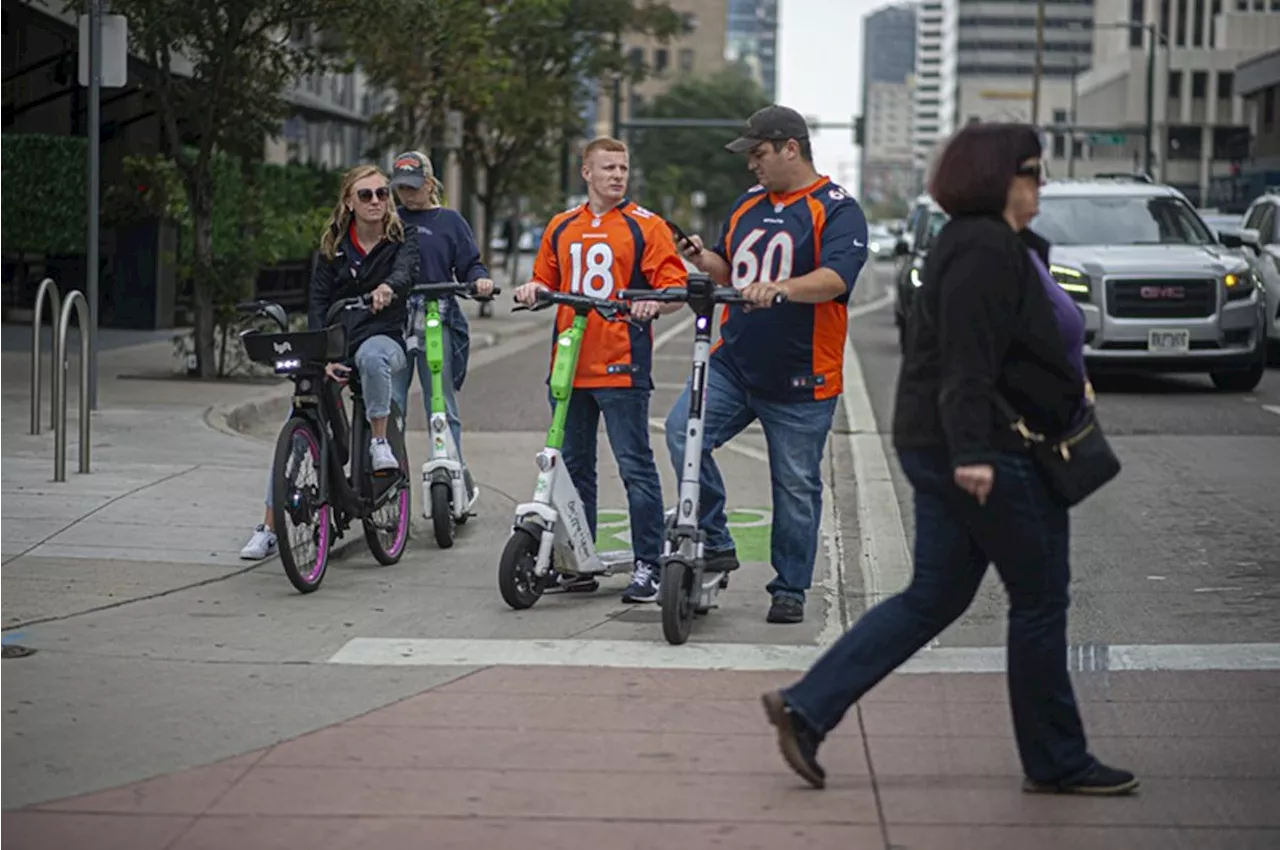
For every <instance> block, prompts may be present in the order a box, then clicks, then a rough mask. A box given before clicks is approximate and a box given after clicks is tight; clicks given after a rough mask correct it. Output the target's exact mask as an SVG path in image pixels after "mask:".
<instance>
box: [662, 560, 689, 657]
mask: <svg viewBox="0 0 1280 850" xmlns="http://www.w3.org/2000/svg"><path fill="white" fill-rule="evenodd" d="M692 581H693V570H692V568H690V566H689V565H688V564H686V563H685V562H684V561H675V560H672V561H667V563H666V564H664V565H663V567H662V584H661V585H660V586H659V588H658V600H659V604H660V605H661V606H662V636H663V637H664V638H666V639H667V643H670V644H675V645H677V646H679V645H680V644H682V643H684V642H685V641H687V640H688V639H689V632H690V631H692V629H693V602H692V600H690V598H689V590H690V588H689V584H690V583H691V582H692Z"/></svg>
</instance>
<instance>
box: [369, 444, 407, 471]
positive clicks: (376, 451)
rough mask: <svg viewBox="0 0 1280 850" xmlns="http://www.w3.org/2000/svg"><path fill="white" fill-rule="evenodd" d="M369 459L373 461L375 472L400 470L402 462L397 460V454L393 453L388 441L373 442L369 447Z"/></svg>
mask: <svg viewBox="0 0 1280 850" xmlns="http://www.w3.org/2000/svg"><path fill="white" fill-rule="evenodd" d="M369 458H370V460H372V461H373V471H374V472H386V471H388V470H391V469H399V468H400V461H398V460H396V453H395V452H393V451H391V444H390V443H388V442H387V441H386V440H379V439H377V438H375V439H374V440H373V442H372V443H371V444H370V445H369Z"/></svg>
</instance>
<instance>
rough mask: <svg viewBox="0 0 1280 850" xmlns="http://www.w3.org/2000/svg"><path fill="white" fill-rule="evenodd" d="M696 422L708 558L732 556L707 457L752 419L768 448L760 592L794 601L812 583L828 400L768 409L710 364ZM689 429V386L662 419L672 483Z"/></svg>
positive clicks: (720, 486) (716, 477) (719, 481)
mask: <svg viewBox="0 0 1280 850" xmlns="http://www.w3.org/2000/svg"><path fill="white" fill-rule="evenodd" d="M703 410H704V418H703V438H702V439H703V442H702V472H701V479H702V488H701V495H700V496H699V517H698V525H699V526H700V527H701V528H702V530H703V531H704V532H705V533H706V535H707V538H706V545H707V548H708V549H711V550H713V551H723V550H725V549H732V548H733V537H731V536H730V534H729V524H728V518H727V517H726V516H725V500H726V495H725V488H724V479H723V478H722V477H721V476H720V469H719V468H718V467H717V466H716V462H715V460H714V459H713V458H712V456H711V453H712V452H713V451H715V450H716V449H718V448H720V446H723V445H724V444H725V443H727V442H729V440H731V439H733V438H734V437H735V436H736V435H738V434H739V433H741V432H742V430H743V429H744V428H746V427H747V426H748V425H750V424H751V423H752V422H753V421H755V420H756V419H759V420H760V424H761V425H762V426H763V427H764V437H765V441H766V442H767V443H768V446H769V478H770V484H771V485H772V491H773V492H772V495H773V529H772V541H771V547H770V548H771V551H770V560H771V561H772V563H773V568H774V570H775V571H776V572H777V576H776V577H775V578H774V579H773V580H772V581H770V582H769V584H768V585H767V586H766V588H765V589H766V590H767V591H768V592H769V593H770V594H772V595H774V596H791V597H793V598H795V599H799V600H801V601H803V600H804V597H805V592H806V591H807V590H808V589H809V586H810V585H811V584H812V583H813V563H814V561H815V560H816V559H817V556H818V525H819V523H820V522H821V520H822V450H823V448H824V447H825V446H826V443H827V434H828V433H829V432H830V431H831V420H832V417H833V416H834V415H835V410H836V399H834V398H828V399H823V400H821V401H805V402H775V401H766V400H765V399H762V398H758V397H756V396H753V395H752V394H751V391H750V390H748V389H747V388H746V387H745V386H743V385H742V384H741V383H740V381H739V380H738V379H737V377H736V376H735V375H734V374H733V373H732V372H730V371H729V370H728V369H726V368H725V367H724V366H723V365H721V364H720V363H719V362H718V361H717V360H715V359H712V361H711V365H710V368H709V369H708V370H707V403H706V406H705V408H704V409H703ZM688 421H689V385H688V384H687V383H686V384H685V388H684V392H683V393H681V394H680V398H679V399H677V400H676V403H675V407H673V408H671V413H670V414H668V415H667V426H666V427H667V449H668V450H669V451H670V452H671V463H672V464H673V465H674V466H675V469H676V475H677V477H678V476H679V474H680V469H681V465H682V461H683V459H684V444H685V426H686V425H687V423H688Z"/></svg>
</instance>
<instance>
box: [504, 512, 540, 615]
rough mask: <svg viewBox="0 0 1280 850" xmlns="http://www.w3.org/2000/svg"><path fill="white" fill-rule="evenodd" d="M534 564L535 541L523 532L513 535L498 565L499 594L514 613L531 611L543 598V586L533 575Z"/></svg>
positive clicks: (536, 542)
mask: <svg viewBox="0 0 1280 850" xmlns="http://www.w3.org/2000/svg"><path fill="white" fill-rule="evenodd" d="M537 564H538V540H537V538H536V537H534V536H533V535H532V534H530V533H529V532H527V531H525V530H524V529H517V530H516V531H513V532H512V533H511V537H510V538H508V539H507V545H506V546H505V547H504V548H503V550H502V558H501V560H499V561H498V591H499V592H500V593H501V594H502V601H503V602H505V603H507V604H508V605H510V606H511V607H512V608H514V609H515V610H517V611H523V610H525V609H526V608H532V607H533V604H534V603H535V602H537V601H538V600H539V599H540V598H542V588H543V586H544V583H543V581H542V580H540V579H539V578H538V576H537V574H536V573H535V572H534V568H535V567H536V566H537Z"/></svg>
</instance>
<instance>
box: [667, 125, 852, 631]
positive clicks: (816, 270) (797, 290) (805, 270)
mask: <svg viewBox="0 0 1280 850" xmlns="http://www.w3.org/2000/svg"><path fill="white" fill-rule="evenodd" d="M726 148H727V149H728V150H729V151H730V152H732V153H737V154H746V156H747V166H748V168H749V169H750V170H751V172H752V173H753V174H755V176H756V179H757V180H758V181H759V183H758V185H756V186H754V187H753V188H752V189H751V190H750V191H748V192H747V193H746V194H744V195H743V196H742V197H741V198H739V199H738V201H737V202H736V203H735V204H734V206H733V209H732V210H731V211H730V213H729V215H728V216H727V219H726V221H725V224H724V227H723V229H722V231H721V233H720V238H719V239H717V240H716V243H715V245H714V246H712V247H710V248H704V247H703V245H702V241H701V239H699V238H698V237H696V236H694V237H692V238H691V239H690V241H689V242H682V246H681V248H682V250H683V251H684V255H685V256H686V257H687V258H688V259H689V260H690V262H692V263H693V264H694V265H695V266H697V267H698V268H699V269H700V270H702V271H704V272H706V273H707V274H709V275H710V276H711V278H712V279H713V280H714V281H716V283H719V284H721V285H725V284H732V285H733V286H735V287H737V288H738V289H740V290H742V294H743V295H744V296H745V297H747V298H748V299H750V301H751V302H752V306H751V307H749V308H744V307H740V306H733V307H730V308H726V309H725V310H724V312H723V313H722V315H721V324H720V337H721V341H720V343H719V344H718V345H717V347H716V349H715V351H714V352H713V354H712V357H711V368H710V369H709V371H708V376H707V406H706V422H705V426H704V427H705V429H706V430H705V434H704V442H703V447H704V448H703V452H704V454H703V460H702V501H701V508H702V517H701V518H700V525H701V527H702V529H703V530H704V531H705V532H706V534H707V543H706V545H707V549H708V550H709V551H708V556H707V562H708V567H709V568H710V569H713V570H730V569H734V568H736V567H737V566H738V560H737V555H736V552H735V551H734V548H733V538H732V537H730V536H729V530H728V527H727V521H726V517H725V488H724V481H723V479H722V478H721V477H720V470H719V469H717V468H716V464H715V461H714V460H712V457H711V452H712V450H714V449H715V448H716V447H718V446H721V445H723V444H724V443H726V442H728V441H729V440H730V439H732V438H733V436H734V435H736V434H738V433H739V432H741V431H742V430H743V429H744V428H746V427H747V426H748V425H750V424H751V423H752V422H753V421H754V420H756V419H759V420H760V423H761V425H762V426H763V427H764V433H765V439H766V440H767V442H768V445H769V474H770V483H771V486H772V493H773V535H772V552H771V555H770V557H771V560H772V562H773V568H774V570H775V571H776V573H777V575H776V576H775V577H774V579H773V580H772V581H770V582H769V584H768V586H767V588H766V590H767V591H768V592H769V594H770V595H771V597H772V604H771V606H770V608H769V613H768V617H767V619H768V621H769V622H771V623H799V622H801V621H803V619H804V602H805V594H806V591H807V590H808V589H809V586H810V584H811V583H812V579H813V564H814V560H815V559H816V557H817V549H818V521H819V518H820V517H821V514H822V451H823V447H824V446H825V444H826V440H827V434H828V432H829V431H830V430H831V420H832V417H833V415H834V413H835V406H836V399H837V398H838V397H839V395H840V391H841V374H842V369H843V365H844V346H845V331H846V326H847V324H846V322H847V313H846V305H847V303H848V300H849V295H850V294H851V293H852V291H853V284H854V281H856V280H857V278H858V273H859V271H861V269H862V265H863V263H864V262H866V258H867V221H866V218H865V217H864V216H863V213H862V209H861V208H860V207H859V206H858V203H857V201H855V200H854V199H853V198H852V197H850V196H849V194H848V193H846V192H845V191H844V190H843V189H842V188H840V187H839V186H837V185H836V184H834V183H832V182H831V180H830V179H828V178H827V177H823V176H820V175H819V174H818V172H817V171H816V170H815V169H814V166H813V154H812V150H811V148H810V145H809V130H808V127H807V126H806V124H805V121H804V118H802V117H801V116H800V114H799V113H797V112H796V111H795V110H793V109H788V108H786V107H783V106H769V107H766V108H764V109H762V110H760V111H759V112H756V113H755V114H754V115H752V116H751V117H750V118H749V119H748V120H747V127H746V132H745V133H744V134H743V137H742V138H740V139H737V140H736V141H734V142H731V143H730V144H728V145H727V146H726ZM779 293H783V294H785V295H786V297H787V300H786V302H785V303H783V304H781V305H779V306H772V304H773V300H774V298H775V296H776V295H778V294H779ZM688 415H689V389H688V387H686V388H685V391H684V394H683V395H681V396H680V399H679V400H678V401H677V402H676V405H675V407H674V408H673V409H672V411H671V414H670V415H669V416H668V417H667V446H668V448H669V449H670V451H671V457H672V461H673V463H674V464H675V465H676V469H677V470H679V468H680V461H681V458H683V457H684V432H685V422H686V420H687V419H688Z"/></svg>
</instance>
